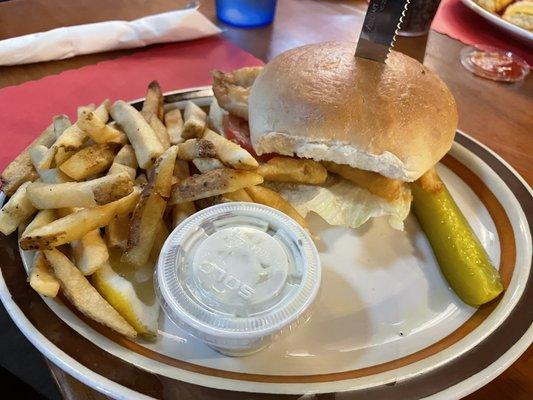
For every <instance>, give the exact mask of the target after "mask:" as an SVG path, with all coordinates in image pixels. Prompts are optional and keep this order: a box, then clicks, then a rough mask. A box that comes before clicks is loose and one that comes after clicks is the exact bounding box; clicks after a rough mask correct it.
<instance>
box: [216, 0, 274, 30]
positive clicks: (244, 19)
mask: <svg viewBox="0 0 533 400" xmlns="http://www.w3.org/2000/svg"><path fill="white" fill-rule="evenodd" d="M216 7H217V17H218V19H220V20H221V21H223V22H225V23H226V24H229V25H233V26H237V27H240V28H257V27H259V26H265V25H268V24H270V23H271V22H272V21H273V20H274V14H275V13H276V0H216Z"/></svg>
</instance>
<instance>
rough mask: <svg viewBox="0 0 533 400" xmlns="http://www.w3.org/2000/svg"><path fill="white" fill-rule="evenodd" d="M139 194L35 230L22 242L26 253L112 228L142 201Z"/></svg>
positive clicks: (63, 218)
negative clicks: (108, 227) (122, 215)
mask: <svg viewBox="0 0 533 400" xmlns="http://www.w3.org/2000/svg"><path fill="white" fill-rule="evenodd" d="M139 196H140V190H139V189H137V188H135V189H134V190H133V192H132V193H130V194H129V195H128V196H126V197H123V198H121V199H120V200H117V201H114V202H112V203H107V204H104V205H103V206H98V207H93V208H86V209H82V210H79V211H75V212H73V213H72V214H69V215H66V216H64V217H62V218H59V219H56V220H55V221H53V222H52V223H50V224H48V225H45V226H42V227H39V228H36V229H33V230H31V231H30V232H29V233H28V234H27V235H22V237H21V238H20V247H21V248H22V249H23V250H32V249H40V250H42V249H50V248H52V247H57V246H59V245H62V244H65V243H70V242H72V241H73V240H77V239H81V238H82V237H83V236H85V235H86V234H87V233H88V232H90V231H92V230H94V229H97V228H102V227H104V226H106V225H108V224H109V221H111V220H112V219H113V217H114V216H115V215H119V214H127V213H129V212H131V211H132V210H133V209H134V208H135V205H136V204H137V201H138V200H139Z"/></svg>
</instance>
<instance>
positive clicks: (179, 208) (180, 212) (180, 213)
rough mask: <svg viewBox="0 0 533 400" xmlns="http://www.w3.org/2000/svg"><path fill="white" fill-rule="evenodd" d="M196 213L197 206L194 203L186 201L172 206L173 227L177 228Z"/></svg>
mask: <svg viewBox="0 0 533 400" xmlns="http://www.w3.org/2000/svg"><path fill="white" fill-rule="evenodd" d="M195 212H196V206H195V205H194V202H192V201H185V202H183V203H179V204H176V205H174V206H172V227H173V228H175V227H176V226H178V225H179V224H181V223H182V222H183V221H184V220H185V219H186V218H188V217H190V216H191V215H193V214H194V213H195Z"/></svg>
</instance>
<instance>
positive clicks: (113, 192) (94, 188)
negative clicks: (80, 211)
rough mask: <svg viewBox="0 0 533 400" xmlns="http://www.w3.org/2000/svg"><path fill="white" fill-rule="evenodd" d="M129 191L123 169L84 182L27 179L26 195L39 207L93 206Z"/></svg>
mask: <svg viewBox="0 0 533 400" xmlns="http://www.w3.org/2000/svg"><path fill="white" fill-rule="evenodd" d="M132 191H133V181H132V179H131V177H130V176H129V175H128V174H127V173H125V172H123V173H120V174H114V175H107V176H104V177H102V178H98V179H93V180H90V181H85V182H67V183H58V184H47V183H42V182H33V183H30V185H29V186H28V189H27V195H28V198H29V199H30V201H31V202H32V204H33V205H34V206H35V207H36V208H38V209H40V210H43V209H49V208H65V207H94V206H97V205H102V204H107V203H110V202H112V201H115V200H118V199H120V198H122V197H124V196H127V195H128V194H130V193H131V192H132Z"/></svg>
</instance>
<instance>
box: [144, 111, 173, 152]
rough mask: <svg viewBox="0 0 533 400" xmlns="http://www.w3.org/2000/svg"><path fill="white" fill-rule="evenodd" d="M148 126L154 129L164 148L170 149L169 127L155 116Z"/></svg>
mask: <svg viewBox="0 0 533 400" xmlns="http://www.w3.org/2000/svg"><path fill="white" fill-rule="evenodd" d="M148 124H149V125H150V126H151V127H152V129H153V130H154V132H155V134H156V135H157V138H158V139H159V141H160V142H161V144H162V145H163V148H164V149H165V150H166V149H168V148H169V147H170V145H171V144H170V138H169V136H168V132H167V127H166V126H165V124H163V122H161V120H160V119H159V118H157V117H156V116H155V115H152V116H150V117H149V119H148Z"/></svg>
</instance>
